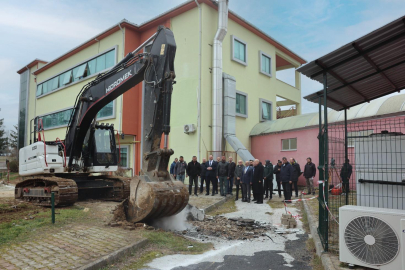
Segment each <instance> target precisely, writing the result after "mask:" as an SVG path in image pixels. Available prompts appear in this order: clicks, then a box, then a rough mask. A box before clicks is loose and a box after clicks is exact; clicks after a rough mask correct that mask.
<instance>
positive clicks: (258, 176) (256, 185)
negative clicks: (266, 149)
mask: <svg viewBox="0 0 405 270" xmlns="http://www.w3.org/2000/svg"><path fill="white" fill-rule="evenodd" d="M263 171H264V168H263V165H262V164H261V163H260V161H259V160H258V159H255V160H254V161H253V178H252V189H253V196H254V197H255V199H256V200H257V201H256V202H255V203H257V204H263Z"/></svg>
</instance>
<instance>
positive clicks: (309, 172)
mask: <svg viewBox="0 0 405 270" xmlns="http://www.w3.org/2000/svg"><path fill="white" fill-rule="evenodd" d="M315 175H316V167H315V164H314V163H312V158H310V157H308V158H307V164H305V167H304V177H305V180H306V181H307V189H308V195H311V194H312V195H315V189H314V177H315Z"/></svg>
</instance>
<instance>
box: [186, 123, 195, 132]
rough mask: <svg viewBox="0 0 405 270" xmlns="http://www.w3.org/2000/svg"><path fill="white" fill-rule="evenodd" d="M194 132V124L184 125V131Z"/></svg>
mask: <svg viewBox="0 0 405 270" xmlns="http://www.w3.org/2000/svg"><path fill="white" fill-rule="evenodd" d="M194 132H195V126H194V124H189V125H184V133H186V134H190V133H194Z"/></svg>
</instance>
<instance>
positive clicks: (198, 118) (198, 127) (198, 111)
mask: <svg viewBox="0 0 405 270" xmlns="http://www.w3.org/2000/svg"><path fill="white" fill-rule="evenodd" d="M195 3H196V4H197V7H198V17H199V23H198V24H199V42H198V43H199V44H198V109H197V129H198V130H197V135H198V138H197V141H198V159H199V160H201V62H202V61H201V50H202V47H201V42H202V14H201V6H200V4H199V3H198V0H195Z"/></svg>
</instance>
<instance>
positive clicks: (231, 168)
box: [228, 157, 236, 195]
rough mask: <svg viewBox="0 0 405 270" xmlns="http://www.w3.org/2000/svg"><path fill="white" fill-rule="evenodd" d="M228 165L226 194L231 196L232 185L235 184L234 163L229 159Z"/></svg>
mask: <svg viewBox="0 0 405 270" xmlns="http://www.w3.org/2000/svg"><path fill="white" fill-rule="evenodd" d="M228 164H229V181H228V194H230V195H233V194H232V189H233V183H234V182H235V168H236V163H235V162H233V159H232V157H229V159H228Z"/></svg>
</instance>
